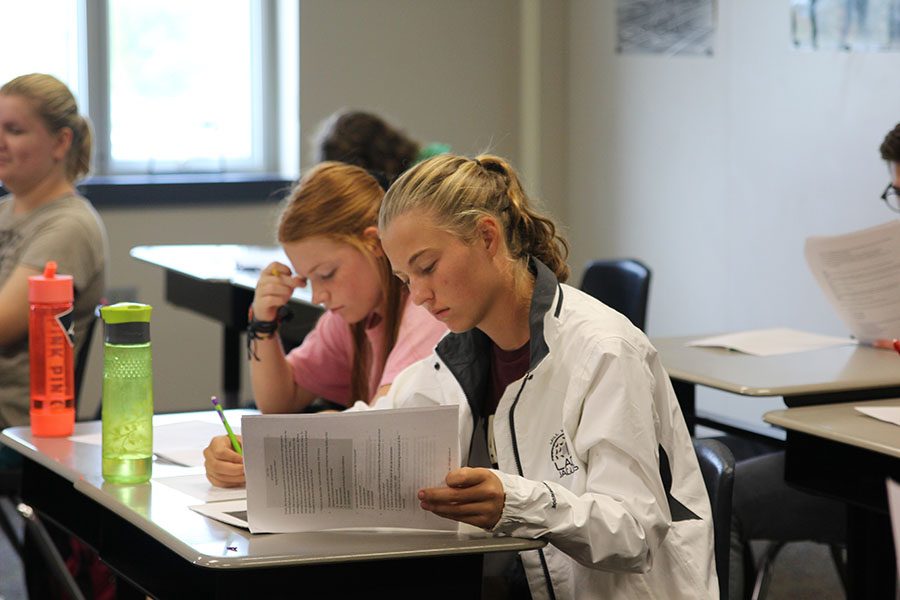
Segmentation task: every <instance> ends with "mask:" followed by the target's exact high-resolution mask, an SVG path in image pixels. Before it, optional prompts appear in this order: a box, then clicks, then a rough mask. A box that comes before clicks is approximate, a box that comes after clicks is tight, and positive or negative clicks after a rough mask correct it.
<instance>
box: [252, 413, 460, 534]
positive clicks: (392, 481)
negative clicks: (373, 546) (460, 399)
mask: <svg viewBox="0 0 900 600" xmlns="http://www.w3.org/2000/svg"><path fill="white" fill-rule="evenodd" d="M457 414H458V408H457V407H456V406H439V407H431V408H407V409H394V410H368V411H360V412H352V413H343V414H318V415H263V416H246V417H244V418H243V420H242V427H243V431H244V438H243V439H244V465H245V472H246V474H247V508H248V511H247V513H248V516H249V519H248V521H249V523H250V530H251V531H252V532H253V533H259V532H286V531H312V530H317V529H332V528H343V527H410V528H415V529H443V530H455V529H456V522H455V521H451V520H449V519H443V518H441V517H438V516H436V515H434V514H432V513H430V512H428V511H425V510H422V508H421V507H420V506H419V500H418V498H417V497H416V494H417V492H418V490H419V489H421V488H424V487H437V486H441V485H444V478H445V477H446V475H447V473H448V472H449V471H450V470H452V469H455V468H457V467H458V466H459V442H458V436H457V426H458V424H457Z"/></svg>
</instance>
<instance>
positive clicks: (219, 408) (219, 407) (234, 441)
mask: <svg viewBox="0 0 900 600" xmlns="http://www.w3.org/2000/svg"><path fill="white" fill-rule="evenodd" d="M212 403H213V406H214V407H215V408H216V411H218V413H219V418H220V419H222V425H224V426H225V431H227V432H228V439H230V440H231V446H232V447H233V448H234V451H235V452H237V453H238V454H240V455H241V456H243V455H244V449H243V448H241V443H240V442H239V441H238V439H237V436H235V435H234V432H233V431H232V430H231V425H229V424H228V419H226V418H225V411H223V410H222V405H221V404H219V399H218V398H216V397H215V396H213V397H212Z"/></svg>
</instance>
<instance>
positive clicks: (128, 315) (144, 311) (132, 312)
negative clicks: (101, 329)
mask: <svg viewBox="0 0 900 600" xmlns="http://www.w3.org/2000/svg"><path fill="white" fill-rule="evenodd" d="M152 310H153V307H152V306H150V305H149V304H139V303H137V302H119V303H118V304H110V305H109V306H103V307H101V308H100V318H102V319H103V322H104V323H108V324H110V325H118V324H120V323H149V322H150V312H151V311H152Z"/></svg>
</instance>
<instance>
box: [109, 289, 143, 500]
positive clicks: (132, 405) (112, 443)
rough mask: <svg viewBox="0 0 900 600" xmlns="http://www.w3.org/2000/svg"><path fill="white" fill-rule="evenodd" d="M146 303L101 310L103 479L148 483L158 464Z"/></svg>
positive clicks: (120, 304) (120, 305) (126, 304)
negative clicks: (103, 339)
mask: <svg viewBox="0 0 900 600" xmlns="http://www.w3.org/2000/svg"><path fill="white" fill-rule="evenodd" d="M151 310H153V309H152V307H151V306H149V305H147V304H136V303H133V302H120V303H119V304H112V305H110V306H104V307H103V308H101V309H100V317H101V318H102V319H103V331H104V338H105V344H104V347H103V411H102V417H101V419H102V421H103V479H105V480H106V481H108V482H110V483H143V482H145V481H147V480H149V479H150V475H151V474H152V469H153V363H152V358H151V353H150V311H151Z"/></svg>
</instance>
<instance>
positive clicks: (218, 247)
mask: <svg viewBox="0 0 900 600" xmlns="http://www.w3.org/2000/svg"><path fill="white" fill-rule="evenodd" d="M130 254H131V256H132V257H133V258H136V259H138V260H140V261H143V262H146V263H149V264H151V265H155V266H158V267H162V268H164V269H169V270H170V271H177V272H179V273H182V274H184V275H188V276H190V277H194V278H196V279H202V280H205V281H222V282H227V283H231V284H234V285H236V286H239V287H243V288H247V289H249V290H255V289H256V281H257V280H258V279H259V272H260V270H261V269H262V268H264V267H265V266H266V265H268V264H269V263H270V262H272V261H275V260H277V261H278V262H281V263H283V264H285V265H288V266H290V264H291V263H290V261H289V260H288V258H287V256H285V254H284V251H283V250H282V249H281V248H279V247H278V246H241V245H238V244H181V245H163V246H135V247H134V248H132V249H131V251H130ZM293 298H294V300H298V301H300V302H305V303H307V304H312V291H311V290H310V288H308V287H307V288H297V289H295V290H294V294H293Z"/></svg>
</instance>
